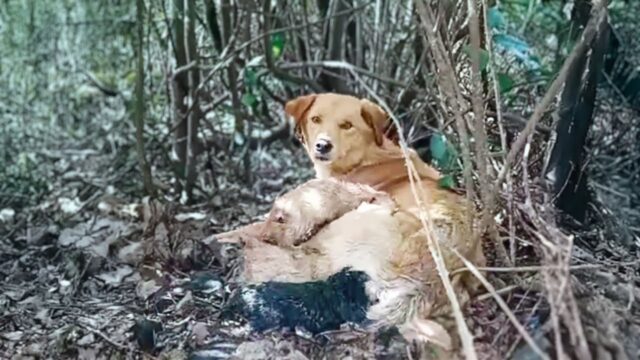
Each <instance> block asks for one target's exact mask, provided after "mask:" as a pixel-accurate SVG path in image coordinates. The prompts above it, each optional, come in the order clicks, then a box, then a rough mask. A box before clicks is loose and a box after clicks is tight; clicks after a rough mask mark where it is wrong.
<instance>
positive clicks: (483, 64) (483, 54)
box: [463, 45, 489, 71]
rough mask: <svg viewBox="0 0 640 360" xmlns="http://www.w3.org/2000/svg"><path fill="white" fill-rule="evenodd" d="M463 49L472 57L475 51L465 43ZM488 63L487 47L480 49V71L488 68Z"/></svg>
mask: <svg viewBox="0 0 640 360" xmlns="http://www.w3.org/2000/svg"><path fill="white" fill-rule="evenodd" d="M463 50H464V52H465V54H467V56H469V57H471V55H472V54H473V51H474V49H473V48H472V47H471V46H469V45H465V46H464V48H463ZM487 65H489V52H488V51H487V50H485V49H480V71H485V70H486V69H487Z"/></svg>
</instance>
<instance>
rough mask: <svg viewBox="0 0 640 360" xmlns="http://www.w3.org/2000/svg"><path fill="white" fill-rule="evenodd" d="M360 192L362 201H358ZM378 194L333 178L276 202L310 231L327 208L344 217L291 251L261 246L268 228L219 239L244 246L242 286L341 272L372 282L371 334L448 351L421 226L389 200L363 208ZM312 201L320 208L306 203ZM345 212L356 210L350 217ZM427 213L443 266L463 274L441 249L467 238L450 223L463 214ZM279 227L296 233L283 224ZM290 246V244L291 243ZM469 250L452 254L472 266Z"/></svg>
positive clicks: (441, 204)
mask: <svg viewBox="0 0 640 360" xmlns="http://www.w3.org/2000/svg"><path fill="white" fill-rule="evenodd" d="M319 189H322V190H327V191H318V190H319ZM363 191H364V194H366V196H362V195H363ZM310 194H312V195H310ZM336 194H340V196H335V195H336ZM376 195H378V192H375V191H373V190H371V188H368V187H362V186H357V185H355V184H350V183H346V182H342V181H336V180H333V179H326V180H311V181H309V182H307V183H306V184H303V185H300V186H299V187H298V188H296V189H295V190H292V191H291V192H289V193H287V194H285V195H284V196H283V197H281V198H280V199H282V198H286V199H287V202H288V204H287V206H289V207H291V209H303V210H301V212H302V215H303V217H304V219H305V221H304V224H305V225H304V226H306V227H308V228H315V227H316V226H317V225H320V224H322V223H324V222H325V221H326V220H325V217H324V216H325V214H326V209H327V208H330V209H342V210H346V212H345V213H344V214H343V215H341V216H340V215H337V216H339V217H337V218H336V219H335V220H333V221H331V222H330V223H328V224H326V225H325V226H324V227H321V228H320V229H319V230H318V232H317V234H315V235H314V236H312V237H311V239H310V240H309V241H307V242H304V243H302V244H301V245H300V246H296V247H281V246H275V245H272V244H268V243H265V242H263V241H261V238H262V237H263V234H264V231H265V230H264V228H265V227H267V228H268V227H270V226H272V224H268V223H267V222H261V223H257V224H254V225H249V226H246V227H245V228H243V229H239V230H236V231H233V232H229V233H226V234H222V235H219V236H218V239H219V240H220V241H229V239H230V238H236V239H238V240H237V241H238V242H242V243H244V244H245V249H244V257H245V267H244V271H243V275H244V278H245V280H246V281H247V282H248V283H264V282H268V281H282V282H306V281H312V280H323V279H327V278H328V277H329V276H330V275H332V274H335V273H337V272H339V271H341V270H342V269H345V268H350V269H353V270H354V271H362V272H364V273H365V274H367V275H368V276H369V278H370V281H368V282H367V289H368V292H369V296H370V299H372V301H373V302H374V305H373V306H371V307H370V308H369V310H368V312H367V318H368V319H369V320H371V321H373V325H371V326H372V327H373V328H375V327H386V326H390V325H396V326H398V328H399V329H400V331H401V333H402V334H403V335H404V336H405V337H406V338H407V339H410V340H412V339H417V340H421V341H425V342H431V343H436V344H439V345H441V346H442V347H444V348H450V347H451V343H452V340H451V338H450V337H449V335H448V331H447V330H445V327H443V326H442V325H441V322H442V321H443V319H446V315H447V314H448V300H447V298H446V296H445V294H444V290H443V287H442V284H441V280H440V278H439V276H438V274H437V272H436V271H435V264H434V262H433V259H432V257H431V253H430V252H429V246H428V243H427V237H426V235H425V234H424V232H422V231H420V230H421V224H420V222H419V221H418V220H417V218H416V217H415V216H413V215H412V214H410V213H409V212H407V211H404V210H402V209H398V208H397V206H396V205H395V203H394V202H393V201H389V199H388V198H387V199H385V198H384V197H383V198H382V201H377V202H373V203H370V202H368V201H367V199H370V197H371V196H376ZM310 196H312V197H313V201H316V202H318V203H319V204H322V206H309V204H305V203H306V202H309V198H310ZM350 197H351V198H350ZM363 200H364V201H363ZM276 202H277V201H276ZM358 204H359V205H358ZM351 207H354V209H353V210H350V208H351ZM430 209H431V210H432V211H433V213H431V214H429V216H431V218H432V222H433V225H434V228H433V229H432V230H433V231H432V236H434V240H435V241H437V242H439V243H440V244H441V246H442V249H443V256H444V260H445V262H446V264H447V267H448V268H449V269H454V268H458V267H461V266H462V263H461V261H460V260H459V258H458V257H457V256H456V255H455V254H453V252H452V251H451V250H448V249H449V248H448V247H447V246H448V245H449V244H448V243H449V242H450V240H451V239H452V238H454V239H459V238H467V239H471V237H470V236H468V235H469V234H466V233H463V231H464V228H460V227H457V226H455V225H454V222H452V221H451V219H452V218H455V217H456V216H459V215H456V214H462V211H460V209H453V210H451V205H450V204H448V203H447V202H446V201H436V202H435V203H434V204H433V206H431V207H430ZM349 210H350V211H349ZM333 215H336V213H332V216H333ZM290 219H291V220H294V219H296V218H290ZM314 219H315V220H314ZM458 220H460V219H458ZM309 221H317V222H318V223H316V224H314V223H313V222H311V223H310V222H309ZM357 224H361V225H362V226H357ZM354 225H356V226H354ZM279 226H280V227H282V228H286V227H288V226H292V227H294V228H296V227H297V225H296V224H292V223H289V222H286V223H283V224H279ZM261 228H262V229H261ZM278 234H284V236H291V234H298V235H297V236H303V237H304V236H306V235H305V232H304V231H302V230H299V229H294V230H292V231H287V229H280V230H279V231H278ZM289 240H290V241H293V242H296V239H289ZM445 245H447V246H445ZM472 245H473V244H472V243H471V242H470V241H467V242H462V243H459V244H455V246H454V248H455V249H456V250H457V251H459V252H460V253H462V254H463V256H465V257H467V258H469V259H473V258H474V257H475V256H477V254H476V251H477V250H476V248H475V247H474V246H472ZM454 284H455V285H456V287H457V288H458V289H459V293H460V294H465V292H464V291H462V289H460V287H461V285H462V282H461V281H458V280H457V278H454ZM463 301H464V299H463ZM436 320H437V321H436ZM445 323H446V321H445ZM448 327H449V326H447V328H448Z"/></svg>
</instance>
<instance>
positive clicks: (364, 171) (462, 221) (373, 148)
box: [285, 93, 486, 290]
mask: <svg viewBox="0 0 640 360" xmlns="http://www.w3.org/2000/svg"><path fill="white" fill-rule="evenodd" d="M285 113H286V114H287V115H289V116H291V117H292V118H293V121H294V128H295V133H296V135H297V136H298V138H299V139H300V141H301V142H302V143H303V145H304V147H305V149H306V151H307V154H308V155H309V157H310V159H311V161H312V162H313V165H314V168H315V170H316V177H317V178H319V179H324V178H329V177H334V178H338V179H344V180H347V181H351V182H356V183H361V184H366V185H369V186H372V187H373V188H374V189H376V190H380V191H384V192H387V193H389V194H390V195H391V196H392V198H393V200H395V201H396V202H397V204H398V205H399V206H400V208H402V209H403V210H406V211H408V212H410V213H411V214H413V215H414V216H415V217H419V216H420V209H419V208H418V207H417V201H416V196H415V195H414V192H413V191H412V189H411V184H410V179H409V173H408V171H407V168H406V166H405V160H404V156H403V152H402V149H401V148H400V147H399V146H398V145H397V144H396V143H395V142H394V141H392V140H391V139H389V138H387V137H386V136H385V135H384V133H385V129H388V128H389V127H390V126H391V125H390V123H389V117H388V116H387V114H386V113H385V111H384V110H383V109H382V108H380V107H379V106H378V105H376V104H374V103H372V102H371V101H369V100H366V99H358V98H355V97H353V96H348V95H339V94H330V93H327V94H311V95H306V96H301V97H298V98H296V99H294V100H291V101H289V102H288V103H287V104H286V105H285ZM409 161H410V162H411V163H412V164H413V166H414V167H415V169H416V170H417V172H418V175H419V176H420V178H421V180H420V181H419V182H417V184H416V185H417V186H419V187H420V188H421V189H422V190H424V191H422V192H418V194H416V195H418V196H420V200H421V202H422V204H423V205H424V206H425V207H426V210H427V212H428V213H429V214H430V215H431V216H432V217H435V218H437V219H438V221H439V222H440V223H441V225H442V226H445V227H447V228H450V229H456V231H452V232H451V234H450V235H451V236H452V237H450V238H448V239H447V240H446V242H445V245H446V246H445V248H446V247H453V248H458V247H460V248H465V249H468V251H466V252H465V253H466V254H468V255H469V257H468V259H469V260H471V261H472V262H473V263H475V264H476V265H477V266H484V265H485V263H486V260H485V257H484V254H483V253H482V246H481V243H480V242H474V243H472V242H473V239H475V237H473V233H472V229H473V227H474V226H473V224H470V223H469V221H468V219H467V217H466V216H464V215H466V214H467V211H468V209H469V208H470V207H471V206H472V205H471V204H469V203H468V202H467V201H466V199H465V198H464V197H462V196H460V195H458V194H456V193H454V192H452V191H449V190H446V189H441V188H440V187H439V186H438V179H439V178H440V173H439V172H438V171H437V170H435V169H434V168H432V167H431V166H429V165H427V164H426V163H424V162H423V161H422V160H421V159H420V157H419V156H418V154H417V153H416V152H415V151H413V150H410V151H409ZM402 227H403V228H404V233H405V234H412V233H413V232H418V233H419V232H420V231H421V230H422V224H421V222H420V221H418V220H417V219H415V218H411V217H409V216H408V217H406V218H405V220H403V223H402ZM423 236H424V234H423ZM408 255H409V254H408ZM465 256H466V255H465ZM452 260H453V259H452ZM448 265H449V264H448ZM449 268H451V267H449ZM462 277H463V278H464V282H465V283H466V284H467V285H468V286H469V287H470V289H469V290H475V287H476V286H477V285H478V284H477V282H476V281H475V278H474V277H473V276H472V275H471V274H468V273H465V274H463V275H462Z"/></svg>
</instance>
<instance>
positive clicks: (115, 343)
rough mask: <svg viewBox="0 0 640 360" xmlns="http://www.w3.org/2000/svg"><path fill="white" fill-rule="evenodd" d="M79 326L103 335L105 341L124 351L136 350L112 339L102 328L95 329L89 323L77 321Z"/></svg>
mask: <svg viewBox="0 0 640 360" xmlns="http://www.w3.org/2000/svg"><path fill="white" fill-rule="evenodd" d="M77 324H78V326H80V327H81V328H83V329H85V330H87V331H89V332H91V333H93V334H95V335H98V336H99V337H101V338H102V339H103V340H104V341H106V342H107V343H109V344H110V345H111V346H113V347H115V348H116V349H118V350H120V351H122V352H136V350H135V349H129V348H128V347H127V346H125V345H122V344H120V343H118V342H116V341H115V340H112V339H110V338H109V337H108V336H107V335H106V334H105V333H103V332H102V331H100V330H97V329H94V328H92V327H89V326H87V325H84V324H81V323H77Z"/></svg>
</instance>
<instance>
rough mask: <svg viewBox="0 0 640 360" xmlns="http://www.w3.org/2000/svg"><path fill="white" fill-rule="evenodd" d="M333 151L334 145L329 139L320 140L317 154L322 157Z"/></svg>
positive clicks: (317, 144) (317, 143) (317, 142)
mask: <svg viewBox="0 0 640 360" xmlns="http://www.w3.org/2000/svg"><path fill="white" fill-rule="evenodd" d="M331 149H333V144H331V141H329V140H327V139H319V140H318V141H316V152H317V153H318V154H321V155H326V154H328V153H329V152H330V151H331Z"/></svg>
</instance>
